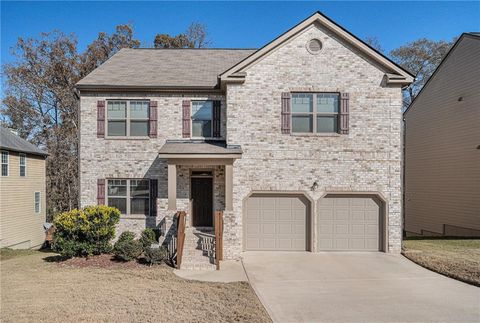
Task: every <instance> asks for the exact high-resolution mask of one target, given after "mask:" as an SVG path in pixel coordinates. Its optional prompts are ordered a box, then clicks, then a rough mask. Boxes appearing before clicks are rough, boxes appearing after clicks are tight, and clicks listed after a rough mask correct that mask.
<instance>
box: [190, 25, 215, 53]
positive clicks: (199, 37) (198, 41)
mask: <svg viewBox="0 0 480 323" xmlns="http://www.w3.org/2000/svg"><path fill="white" fill-rule="evenodd" d="M186 35H187V38H188V40H189V41H190V43H191V44H193V47H195V48H204V47H208V46H210V43H211V42H210V40H208V39H207V37H208V31H207V26H206V25H204V24H202V23H199V22H192V23H191V24H190V26H188V28H187V33H186Z"/></svg>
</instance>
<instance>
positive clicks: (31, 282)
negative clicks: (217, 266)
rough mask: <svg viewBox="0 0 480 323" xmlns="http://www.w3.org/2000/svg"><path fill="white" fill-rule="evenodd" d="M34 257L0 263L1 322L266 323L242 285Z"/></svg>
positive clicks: (162, 270)
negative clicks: (73, 264)
mask: <svg viewBox="0 0 480 323" xmlns="http://www.w3.org/2000/svg"><path fill="white" fill-rule="evenodd" d="M52 256H54V254H48V253H41V252H37V253H36V254H34V255H30V256H25V257H19V258H15V259H10V260H7V261H2V263H1V286H2V288H1V293H2V295H1V296H2V297H1V317H0V321H2V322H22V321H24V322H25V321H29V322H39V321H43V322H45V321H48V322H70V321H73V322H76V321H83V322H85V321H86V322H107V321H108V322H112V321H116V322H124V321H128V322H137V321H146V322H153V321H155V322H207V321H208V322H271V320H270V318H269V317H268V314H267V313H266V311H265V309H264V308H263V306H262V305H261V303H260V302H259V301H258V299H257V297H256V295H255V294H254V292H253V290H252V288H251V287H250V285H249V284H248V283H244V282H238V283H228V284H225V283H203V282H197V281H189V280H184V279H181V278H179V277H177V276H175V275H174V274H173V272H172V269H171V268H169V267H167V266H165V265H161V266H152V267H147V266H143V267H136V268H115V269H114V268H95V267H84V268H79V267H78V266H65V264H62V263H56V262H48V261H45V260H44V258H47V257H50V258H48V259H52V258H51V257H52Z"/></svg>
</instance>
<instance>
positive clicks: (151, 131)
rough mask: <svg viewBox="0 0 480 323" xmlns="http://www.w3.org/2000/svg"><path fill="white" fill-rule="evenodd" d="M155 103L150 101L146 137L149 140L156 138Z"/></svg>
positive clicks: (156, 111) (156, 112)
mask: <svg viewBox="0 0 480 323" xmlns="http://www.w3.org/2000/svg"><path fill="white" fill-rule="evenodd" d="M157 105H158V104H157V101H150V115H149V124H148V136H149V137H150V138H157V119H158V117H157V116H158V107H157Z"/></svg>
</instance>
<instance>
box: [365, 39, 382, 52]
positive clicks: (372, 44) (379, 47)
mask: <svg viewBox="0 0 480 323" xmlns="http://www.w3.org/2000/svg"><path fill="white" fill-rule="evenodd" d="M364 41H365V42H366V43H367V44H368V45H370V47H372V48H373V49H376V50H377V51H379V52H380V53H384V50H383V48H382V45H380V40H378V37H377V36H368V37H366V38H365V39H364Z"/></svg>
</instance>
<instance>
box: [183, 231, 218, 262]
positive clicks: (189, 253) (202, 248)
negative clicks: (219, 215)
mask: <svg viewBox="0 0 480 323" xmlns="http://www.w3.org/2000/svg"><path fill="white" fill-rule="evenodd" d="M180 269H185V270H215V269H216V266H215V232H214V231H213V229H211V228H186V229H185V243H184V247H183V256H182V265H181V268H180Z"/></svg>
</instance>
